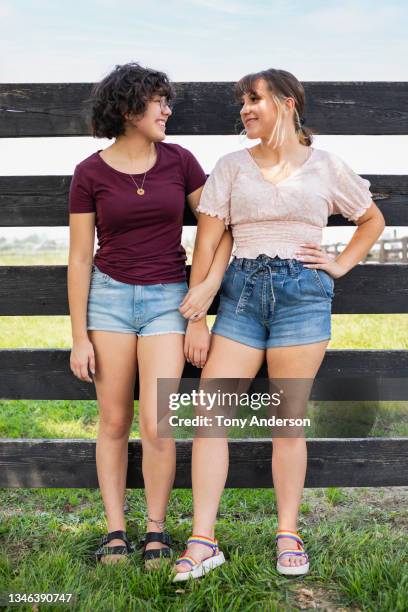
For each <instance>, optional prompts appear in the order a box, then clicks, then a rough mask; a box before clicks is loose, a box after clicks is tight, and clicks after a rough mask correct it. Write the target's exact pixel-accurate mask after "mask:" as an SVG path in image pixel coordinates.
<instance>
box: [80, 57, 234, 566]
mask: <svg viewBox="0 0 408 612" xmlns="http://www.w3.org/2000/svg"><path fill="white" fill-rule="evenodd" d="M173 97H174V91H173V87H172V85H171V84H170V82H169V79H168V77H167V76H166V75H165V74H164V73H163V72H159V71H157V70H152V69H150V68H144V67H142V66H140V65H139V64H137V63H128V64H124V65H122V66H116V67H115V69H114V70H113V71H112V72H111V73H110V74H108V75H107V76H106V77H105V78H104V79H103V80H102V81H101V82H100V83H98V84H97V85H96V87H95V88H94V90H93V93H92V97H91V100H92V127H93V135H94V136H95V137H98V138H109V139H112V138H114V142H113V144H111V145H110V146H108V147H107V148H106V149H103V150H98V151H96V152H95V153H93V154H92V155H90V156H89V157H87V158H86V159H84V160H83V161H81V162H80V163H79V164H78V165H77V166H76V168H75V172H74V176H73V179H72V183H71V189H70V201H69V210H70V250H69V265H68V297H69V307H70V316H71V324H72V336H73V346H72V352H71V360H70V365H71V370H72V372H73V373H74V375H75V376H76V377H77V378H79V379H80V380H83V381H88V382H94V383H95V387H96V395H97V400H98V407H99V428H98V438H97V443H96V464H97V472H98V480H99V486H100V489H101V493H102V497H103V502H104V505H105V511H106V516H107V523H108V534H107V536H104V537H103V538H102V542H101V546H100V547H99V549H98V550H97V551H96V553H95V554H96V558H97V559H98V560H100V561H101V562H103V563H111V562H116V561H118V560H119V559H123V558H126V556H127V555H129V554H130V553H132V552H133V550H134V547H133V545H132V544H131V543H130V542H129V539H128V537H127V534H126V528H125V518H124V501H125V487H126V475H127V465H128V438H129V432H130V428H131V425H132V421H133V414H134V410H133V406H134V402H133V400H134V385H135V379H136V374H137V370H138V373H139V382H140V385H139V387H140V395H139V427H140V435H141V440H142V448H143V462H142V471H143V478H144V483H145V493H146V502H147V525H146V531H147V534H146V538H145V540H144V542H143V547H144V559H145V564H146V567H147V568H151V567H154V566H156V565H157V563H158V562H159V561H160V559H161V558H162V557H165V558H166V557H169V556H170V552H171V548H170V545H171V538H170V536H169V535H168V534H167V533H166V532H165V531H164V526H165V515H166V509H167V504H168V500H169V496H170V492H171V489H172V485H173V480H174V475H175V465H176V463H175V460H176V456H175V444H174V440H172V439H164V438H159V437H158V435H157V410H156V404H157V379H158V378H160V377H163V378H175V379H178V378H180V376H181V374H182V371H183V367H184V363H185V358H184V352H183V342H184V338H183V336H184V334H185V329H186V325H187V321H186V320H185V318H184V317H183V316H182V315H181V314H180V312H179V310H178V307H179V305H180V303H181V301H182V299H183V297H184V295H185V294H186V292H187V289H188V287H187V282H186V271H185V261H186V253H185V250H184V248H183V247H182V245H181V235H182V229H183V213H184V206H185V201H186V199H187V202H188V205H189V206H190V207H191V209H192V211H193V212H194V213H195V209H196V207H197V204H198V202H199V197H200V193H201V190H202V187H203V185H204V183H205V181H206V175H205V173H204V171H203V169H202V168H201V166H200V164H199V163H198V161H197V160H196V159H195V157H194V156H193V155H192V153H190V152H189V151H188V150H187V149H185V148H184V147H181V146H179V145H177V144H166V143H164V142H163V140H164V139H165V130H166V122H167V120H168V119H169V117H170V116H171V114H172V111H171V105H172V100H173ZM195 214H196V213H195ZM196 216H198V214H196ZM95 227H96V231H97V237H98V243H99V248H98V250H97V252H96V254H95V257H93V252H94V234H95ZM224 235H225V238H224V239H222V240H221V243H220V248H219V249H217V255H216V257H215V258H214V265H213V266H212V267H211V272H210V274H209V275H208V281H207V282H208V283H211V286H212V285H213V284H214V283H215V284H217V283H218V284H219V282H220V280H221V279H222V275H223V273H224V270H225V267H226V265H227V263H228V259H229V256H230V252H231V244H232V239H231V237H230V235H229V232H224ZM204 285H205V283H204ZM196 291H197V292H199V293H200V296H201V295H202V293H203V292H204V293H208V288H206V290H204V287H203V286H202V287H197V288H196ZM200 296H198V295H197V296H196V297H197V298H199V299H201V297H200ZM207 307H208V306H207Z"/></svg>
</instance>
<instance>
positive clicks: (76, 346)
mask: <svg viewBox="0 0 408 612" xmlns="http://www.w3.org/2000/svg"><path fill="white" fill-rule="evenodd" d="M70 366H71V370H72V372H73V374H74V375H75V376H76V377H77V378H79V380H83V381H84V382H90V383H91V382H93V380H92V378H90V376H89V373H88V367H89V369H90V371H91V372H92V374H95V352H94V347H93V345H92V342H91V341H90V340H89V338H84V339H83V340H76V341H74V343H73V345H72V350H71V357H70Z"/></svg>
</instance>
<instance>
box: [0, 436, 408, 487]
mask: <svg viewBox="0 0 408 612" xmlns="http://www.w3.org/2000/svg"><path fill="white" fill-rule="evenodd" d="M176 449H177V473H176V480H175V487H176V488H190V487H191V441H190V440H179V441H177V442H176ZM271 453H272V443H271V441H270V440H248V439H243V440H231V441H230V442H229V454H230V467H229V472H228V479H227V483H226V486H227V487H228V488H231V487H240V488H266V487H271V485H272V479H271ZM141 455H142V447H141V443H140V440H131V441H130V442H129V450H128V473H127V483H126V486H127V487H128V488H140V487H143V486H144V485H143V476H142V471H141ZM407 474H408V438H394V439H392V440H390V439H387V438H367V439H366V438H363V439H359V438H357V439H354V440H344V439H330V440H329V439H319V440H308V467H307V475H306V484H305V486H306V487H379V486H405V485H407V484H408V477H407ZM97 486H98V480H97V474H96V466H95V440H41V439H36V440H13V439H7V440H3V441H2V443H1V444H0V487H67V488H72V487H75V488H76V487H97Z"/></svg>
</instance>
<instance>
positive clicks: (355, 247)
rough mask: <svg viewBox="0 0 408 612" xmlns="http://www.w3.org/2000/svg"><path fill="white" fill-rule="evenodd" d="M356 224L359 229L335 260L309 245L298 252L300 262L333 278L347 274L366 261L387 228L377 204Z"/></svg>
mask: <svg viewBox="0 0 408 612" xmlns="http://www.w3.org/2000/svg"><path fill="white" fill-rule="evenodd" d="M355 223H356V225H357V226H358V227H357V229H356V231H355V232H354V234H353V237H352V238H351V240H350V242H349V243H348V244H347V246H346V248H345V249H344V251H342V252H341V253H340V255H338V256H337V257H336V258H335V259H334V257H333V256H332V255H329V254H328V253H325V252H323V251H322V249H321V247H320V246H319V245H316V244H310V243H308V244H304V245H303V248H301V249H299V251H298V254H299V255H300V257H299V259H300V261H303V262H306V263H305V267H306V268H320V269H322V270H325V271H326V272H328V273H329V274H330V275H331V276H332V277H333V278H340V277H341V276H344V274H347V272H349V271H350V270H351V269H352V268H354V266H355V265H357V264H358V263H359V261H361V260H362V259H364V257H365V256H366V255H367V253H368V252H369V251H370V249H371V247H372V246H373V244H374V243H375V242H376V240H377V239H378V238H379V236H380V235H381V233H382V231H383V230H384V227H385V221H384V217H383V215H382V213H381V211H380V209H379V208H378V206H377V205H376V204H375V202H373V203H372V204H371V206H370V208H369V209H368V210H366V212H365V213H364V214H363V215H361V217H359V218H358V219H357V221H356V222H355Z"/></svg>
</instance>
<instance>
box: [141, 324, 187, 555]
mask: <svg viewBox="0 0 408 612" xmlns="http://www.w3.org/2000/svg"><path fill="white" fill-rule="evenodd" d="M183 346H184V335H183V334H160V335H156V336H141V337H140V338H139V346H138V362H139V379H140V399H139V423H140V435H141V438H142V446H143V461H142V471H143V478H144V483H145V493H146V503H147V513H148V517H150V518H152V519H155V520H158V521H160V520H163V521H164V519H165V516H166V511H167V504H168V501H169V497H170V493H171V489H172V486H173V482H174V476H175V472H176V447H175V442H174V439H171V438H159V437H158V436H157V379H158V378H175V379H179V378H180V377H181V375H182V373H183V368H184V362H185V359H184V350H183ZM146 530H147V531H156V532H161V531H163V527H162V526H161V525H160V522H159V523H154V522H152V521H147V525H146ZM163 547H164V544H161V543H160V542H150V543H149V544H147V545H146V550H150V549H154V548H163Z"/></svg>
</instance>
